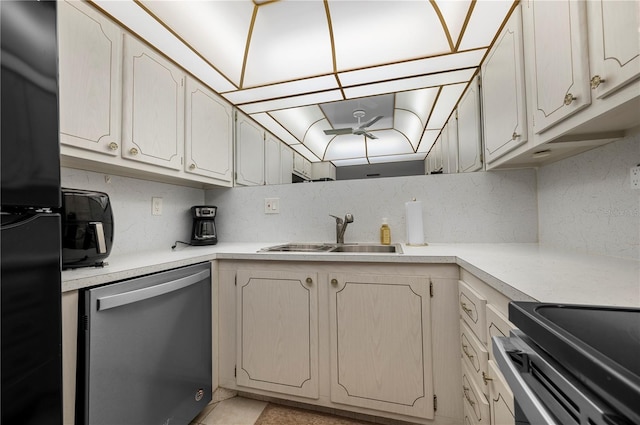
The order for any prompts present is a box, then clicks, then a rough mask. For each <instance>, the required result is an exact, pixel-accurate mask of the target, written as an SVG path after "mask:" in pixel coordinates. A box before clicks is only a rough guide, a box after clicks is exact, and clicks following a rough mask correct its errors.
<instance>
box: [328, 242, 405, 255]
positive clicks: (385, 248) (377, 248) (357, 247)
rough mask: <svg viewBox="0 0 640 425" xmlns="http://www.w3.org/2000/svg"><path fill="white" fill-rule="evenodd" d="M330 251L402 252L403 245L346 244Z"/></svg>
mask: <svg viewBox="0 0 640 425" xmlns="http://www.w3.org/2000/svg"><path fill="white" fill-rule="evenodd" d="M330 252H366V253H368V254H373V253H395V254H402V247H401V246H400V245H399V244H394V245H378V244H344V245H337V246H336V247H335V248H334V249H332V250H331V251H330Z"/></svg>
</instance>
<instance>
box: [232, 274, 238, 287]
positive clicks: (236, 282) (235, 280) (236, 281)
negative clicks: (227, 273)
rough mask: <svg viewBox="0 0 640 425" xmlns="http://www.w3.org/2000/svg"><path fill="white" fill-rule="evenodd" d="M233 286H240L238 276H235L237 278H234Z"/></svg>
mask: <svg viewBox="0 0 640 425" xmlns="http://www.w3.org/2000/svg"><path fill="white" fill-rule="evenodd" d="M233 285H234V286H238V275H235V276H234V277H233Z"/></svg>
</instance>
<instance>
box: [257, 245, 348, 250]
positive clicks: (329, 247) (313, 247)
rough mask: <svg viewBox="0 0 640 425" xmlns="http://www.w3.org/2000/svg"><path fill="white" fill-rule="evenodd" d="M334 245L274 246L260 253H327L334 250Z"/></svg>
mask: <svg viewBox="0 0 640 425" xmlns="http://www.w3.org/2000/svg"><path fill="white" fill-rule="evenodd" d="M335 247H336V245H335V244H325V243H309V244H301V243H287V244H284V245H275V246H270V247H267V248H262V249H261V250H260V251H261V252H328V251H331V250H332V249H333V248H335Z"/></svg>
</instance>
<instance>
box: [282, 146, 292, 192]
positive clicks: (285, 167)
mask: <svg viewBox="0 0 640 425" xmlns="http://www.w3.org/2000/svg"><path fill="white" fill-rule="evenodd" d="M280 172H281V177H280V183H282V184H286V183H292V182H293V178H292V175H293V149H291V148H290V147H289V146H287V144H286V143H281V144H280Z"/></svg>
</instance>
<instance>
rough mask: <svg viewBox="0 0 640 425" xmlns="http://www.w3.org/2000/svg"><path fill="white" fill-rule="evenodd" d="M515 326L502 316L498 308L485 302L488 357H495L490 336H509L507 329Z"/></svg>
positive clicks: (509, 329)
mask: <svg viewBox="0 0 640 425" xmlns="http://www.w3.org/2000/svg"><path fill="white" fill-rule="evenodd" d="M515 328H516V327H515V325H514V324H513V323H511V322H510V321H509V319H507V318H506V317H504V315H503V314H502V313H500V312H499V311H498V309H496V308H495V307H494V306H493V305H491V304H487V348H488V349H489V358H490V359H495V357H494V356H493V343H492V341H491V338H493V337H494V336H509V331H511V329H515Z"/></svg>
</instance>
